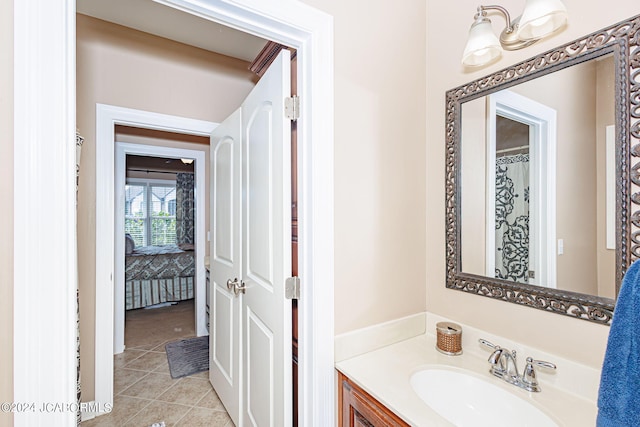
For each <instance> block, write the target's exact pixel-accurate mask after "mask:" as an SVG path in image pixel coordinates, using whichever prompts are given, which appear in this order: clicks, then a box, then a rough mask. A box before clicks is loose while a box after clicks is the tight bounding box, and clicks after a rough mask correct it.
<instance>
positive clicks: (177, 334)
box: [82, 301, 233, 427]
mask: <svg viewBox="0 0 640 427" xmlns="http://www.w3.org/2000/svg"><path fill="white" fill-rule="evenodd" d="M126 315H127V317H126V329H125V347H126V350H125V351H124V352H123V353H121V354H119V355H116V356H115V357H114V371H115V373H114V402H113V403H114V408H113V411H112V412H111V413H109V414H105V415H101V416H99V417H96V418H94V419H92V420H88V421H85V422H83V423H82V427H98V426H100V427H102V426H114V427H115V426H117V427H121V426H126V427H129V426H131V427H134V426H135V427H148V426H151V425H152V424H153V423H156V422H160V421H164V422H165V424H166V426H167V427H169V426H177V427H178V426H179V427H198V426H207V427H233V422H232V421H231V419H230V418H229V416H228V415H227V412H226V411H225V409H224V407H223V406H222V403H221V402H220V399H218V396H217V395H216V392H215V391H214V390H213V388H212V387H211V384H210V383H209V372H208V371H207V372H200V373H198V374H194V375H191V376H188V377H184V378H178V379H172V378H171V375H170V374H169V365H168V363H167V355H166V353H165V350H164V345H165V344H166V343H167V342H171V341H175V340H178V339H181V338H187V337H192V336H194V335H195V333H194V332H195V328H194V321H193V301H185V302H181V303H179V304H177V305H174V306H171V307H163V308H158V309H153V310H144V309H141V310H132V311H128V312H127V314H126Z"/></svg>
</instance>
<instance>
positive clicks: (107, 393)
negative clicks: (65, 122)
mask: <svg viewBox="0 0 640 427" xmlns="http://www.w3.org/2000/svg"><path fill="white" fill-rule="evenodd" d="M116 125H126V126H132V127H138V128H145V129H154V130H161V131H167V132H174V133H182V134H188V135H198V136H207V135H209V133H211V131H212V130H213V129H214V128H215V127H216V126H217V124H216V123H213V122H207V121H204V120H195V119H189V118H184V117H177V116H171V115H167V114H159V113H152V112H147V111H141V110H134V109H131V108H124V107H117V106H113V105H105V104H97V105H96V194H102V195H103V197H96V299H95V307H96V313H95V321H96V324H95V402H97V403H98V402H99V403H113V355H114V353H120V352H122V351H123V350H124V348H123V347H122V348H121V347H120V346H119V344H120V343H121V344H122V346H123V345H124V306H123V305H122V304H120V305H117V304H115V301H116V300H118V299H121V300H122V301H124V282H122V283H121V284H122V289H118V285H119V284H120V283H119V282H120V281H119V280H117V279H115V280H114V279H112V277H117V276H116V275H122V276H124V270H119V269H118V265H119V264H118V262H119V260H120V261H121V264H122V265H123V264H124V251H123V248H124V235H122V233H116V230H117V229H118V226H119V224H118V217H122V215H119V214H116V212H117V210H116V208H117V206H118V201H117V200H116V196H117V193H116V188H117V186H118V185H120V184H122V185H123V186H124V183H123V182H121V175H122V174H123V172H124V161H125V156H126V154H144V155H154V154H155V155H158V154H162V155H164V154H167V155H169V156H174V155H175V156H181V155H182V153H184V157H193V158H195V159H196V163H195V167H196V179H198V178H200V179H199V180H198V182H197V183H196V185H197V187H198V189H196V191H197V194H196V196H197V197H198V198H202V200H204V188H205V166H204V152H203V151H195V150H185V149H173V148H168V147H157V146H145V145H140V144H125V143H116V140H115V126H116ZM145 147H147V148H145ZM114 171H115V172H114ZM197 209H198V212H197V215H198V216H199V218H197V219H196V221H198V222H197V224H198V229H199V230H201V231H200V232H199V233H198V236H197V239H196V254H198V253H200V254H203V253H205V247H204V246H205V245H204V240H205V239H204V228H205V227H204V221H205V213H204V209H205V206H204V203H201V204H200V203H199V204H198V207H197ZM200 210H202V213H201V212H200ZM116 215H118V216H116ZM121 220H122V222H123V223H124V218H121ZM122 227H124V225H123V224H122ZM201 233H202V234H203V235H202V236H200V234H201ZM120 267H121V265H120ZM204 274H205V272H204V259H203V258H202V257H198V260H197V263H196V276H197V277H199V278H200V277H201V278H202V280H199V281H198V282H197V285H196V302H198V301H199V298H200V297H202V301H204V293H205V289H204V285H205V283H204ZM121 279H122V280H123V279H124V277H121ZM120 291H122V292H120ZM120 306H122V307H120ZM196 316H197V319H199V318H200V317H202V318H203V319H204V316H205V313H204V306H203V307H202V313H199V312H198V309H197V307H196ZM203 326H204V325H203ZM198 332H199V331H198ZM120 334H121V335H120ZM89 417H90V416H89Z"/></svg>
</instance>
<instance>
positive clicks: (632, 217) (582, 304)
mask: <svg viewBox="0 0 640 427" xmlns="http://www.w3.org/2000/svg"><path fill="white" fill-rule="evenodd" d="M610 53H613V54H614V64H615V68H616V69H615V72H614V73H615V80H616V83H615V94H616V99H615V107H616V118H615V128H616V274H615V275H616V277H615V280H616V295H617V293H618V291H619V288H620V284H621V282H622V278H623V276H624V273H625V272H626V270H627V268H628V267H629V265H630V264H631V263H632V262H633V261H635V260H636V259H638V258H640V15H638V16H635V17H633V18H630V19H628V20H625V21H622V22H619V23H617V24H615V25H612V26H610V27H607V28H605V29H603V30H600V31H597V32H594V33H592V34H589V35H587V36H586V37H583V38H581V39H578V40H576V41H574V42H571V43H568V44H565V45H563V46H560V47H558V48H555V49H552V50H550V51H548V52H545V53H543V54H540V55H538V56H536V57H533V58H531V59H529V60H526V61H523V62H521V63H518V64H516V65H514V66H512V67H509V68H505V69H503V70H500V71H498V72H496V73H493V74H491V75H488V76H486V77H483V78H480V79H477V80H475V81H472V82H470V83H468V84H464V85H462V86H459V87H457V88H455V89H452V90H449V91H447V93H446V150H447V151H446V177H445V185H446V263H447V266H446V270H447V279H446V286H447V288H450V289H456V290H460V291H463V292H470V293H474V294H477V295H481V296H485V297H489V298H494V299H499V300H504V301H508V302H512V303H515V304H520V305H525V306H529V307H532V308H537V309H540V310H545V311H549V312H553V313H558V314H563V315H567V316H571V317H575V318H578V319H584V320H588V321H592V322H597V323H600V324H607V325H609V324H610V322H611V319H612V316H613V310H614V305H615V301H614V300H613V299H611V298H603V297H598V296H592V295H588V294H582V293H577V292H570V291H562V290H557V289H549V288H545V287H542V286H535V285H527V284H519V283H516V282H512V281H507V280H502V279H494V278H490V277H485V276H479V275H475V274H469V273H464V272H462V270H461V265H462V264H461V226H460V224H461V217H460V216H461V188H460V182H461V170H460V169H461V168H460V165H461V153H460V151H461V110H462V104H463V103H464V102H467V101H471V100H473V99H476V98H479V97H482V96H485V95H487V94H489V93H492V92H496V91H498V90H502V89H505V88H508V87H511V86H513V85H515V84H518V83H522V82H524V81H527V80H531V79H535V78H537V77H541V76H543V75H546V74H549V73H553V72H555V71H559V70H561V69H563V68H566V67H569V66H571V65H575V64H578V63H582V62H584V61H588V60H590V59H595V58H598V57H600V56H603V55H607V54H610Z"/></svg>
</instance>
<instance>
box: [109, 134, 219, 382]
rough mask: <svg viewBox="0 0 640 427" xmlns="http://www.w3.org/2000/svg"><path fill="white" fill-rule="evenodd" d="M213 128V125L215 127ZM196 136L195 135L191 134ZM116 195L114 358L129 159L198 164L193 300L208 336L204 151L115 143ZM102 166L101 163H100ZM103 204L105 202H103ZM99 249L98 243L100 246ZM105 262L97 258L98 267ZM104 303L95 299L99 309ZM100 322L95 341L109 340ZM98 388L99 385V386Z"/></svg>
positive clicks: (120, 345)
mask: <svg viewBox="0 0 640 427" xmlns="http://www.w3.org/2000/svg"><path fill="white" fill-rule="evenodd" d="M212 125H213V124H212ZM192 135H193V134H192ZM115 149H116V153H115V165H116V167H115V180H114V181H113V182H114V183H115V187H114V188H115V193H114V199H113V202H114V204H115V209H114V213H115V227H114V230H113V231H114V233H113V234H112V236H113V239H114V245H115V248H114V249H115V264H114V265H115V266H114V269H115V276H114V277H115V278H116V279H115V282H114V310H113V313H114V321H115V323H114V327H115V331H114V334H113V336H114V343H113V354H117V353H122V352H123V351H124V349H125V346H124V328H125V322H124V320H125V309H124V301H125V285H124V263H125V254H124V246H125V245H124V195H123V192H124V186H125V184H126V182H125V181H126V179H125V174H126V157H127V155H138V156H151V157H163V158H174V159H181V158H191V159H194V160H195V164H194V181H195V198H196V220H195V224H196V231H195V257H196V259H195V265H196V274H195V277H194V284H193V286H194V298H195V310H194V311H195V331H196V335H197V336H199V337H200V336H203V335H208V332H207V320H206V305H205V298H204V296H205V271H204V253H205V252H206V232H205V219H206V217H205V215H206V213H205V209H206V204H205V203H204V200H205V188H206V180H205V150H197V149H187V148H174V147H164V146H157V145H145V144H132V143H127V142H116V143H115ZM99 161H100V162H102V159H101V158H100V160H99ZM103 203H104V202H103ZM107 233H108V231H105V230H96V241H98V240H99V239H98V234H100V235H101V236H104V237H105V238H106V237H107ZM98 245H99V243H98ZM98 262H104V261H102V260H100V259H99V258H97V257H96V264H97V263H98ZM100 301H101V300H99V299H97V298H96V306H97V304H99V303H100ZM97 321H98V319H96V339H103V337H105V338H106V337H108V335H105V334H98V325H97ZM96 388H97V383H96Z"/></svg>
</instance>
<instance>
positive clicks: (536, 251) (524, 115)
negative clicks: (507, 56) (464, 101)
mask: <svg viewBox="0 0 640 427" xmlns="http://www.w3.org/2000/svg"><path fill="white" fill-rule="evenodd" d="M487 104H488V114H487V154H486V156H487V178H486V182H487V190H486V194H487V203H486V206H487V210H486V218H487V221H486V226H487V228H486V233H487V234H486V235H487V239H486V241H485V242H486V250H485V253H486V273H487V275H488V276H490V277H493V275H494V274H495V245H496V242H495V238H494V239H492V238H490V237H491V236H495V216H496V212H495V198H496V196H495V177H496V126H495V122H496V116H498V115H500V116H503V117H506V118H509V119H511V120H515V121H517V122H520V123H524V124H526V125H528V126H529V128H530V132H529V153H530V157H531V161H530V174H531V178H530V188H531V193H532V194H534V195H535V196H534V197H531V203H530V205H529V209H530V212H531V214H530V216H531V219H530V222H529V224H530V226H529V229H530V236H529V241H530V242H531V246H530V252H529V253H530V254H532V255H533V256H532V257H530V260H531V259H533V260H534V262H533V265H531V264H530V265H529V269H530V270H533V271H536V273H537V274H536V277H535V278H534V280H532V281H530V282H529V283H530V284H535V285H538V286H544V287H547V288H556V287H557V278H556V271H557V260H556V145H557V126H556V111H555V110H554V109H553V108H551V107H549V106H547V105H544V104H541V103H539V102H536V101H534V100H532V99H530V98H527V97H525V96H522V95H520V94H518V93H516V92H513V91H511V90H503V91H500V92H497V93H494V94H491V95H488V96H487Z"/></svg>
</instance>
